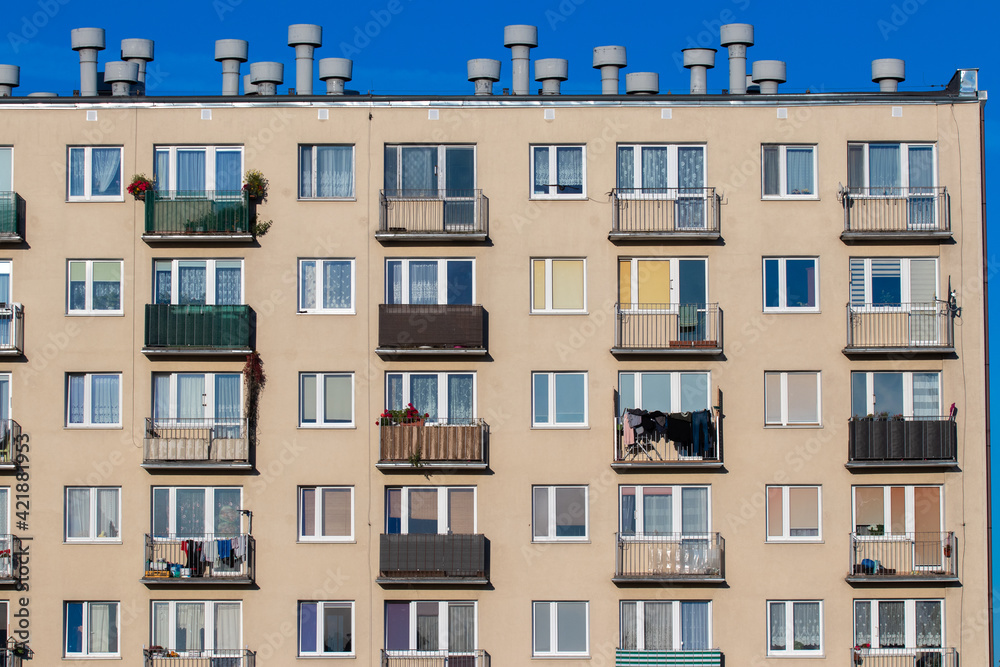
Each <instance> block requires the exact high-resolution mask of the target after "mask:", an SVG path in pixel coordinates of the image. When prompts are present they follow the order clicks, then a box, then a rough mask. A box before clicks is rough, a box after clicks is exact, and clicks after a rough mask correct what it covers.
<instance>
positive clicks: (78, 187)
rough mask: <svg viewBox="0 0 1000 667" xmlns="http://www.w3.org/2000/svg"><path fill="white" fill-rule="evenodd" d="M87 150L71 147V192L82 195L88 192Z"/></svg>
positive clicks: (76, 195)
mask: <svg viewBox="0 0 1000 667" xmlns="http://www.w3.org/2000/svg"><path fill="white" fill-rule="evenodd" d="M86 165H87V152H86V149H83V148H71V149H69V194H70V196H71V197H82V196H84V195H85V194H86V191H85V189H84V188H85V184H86V180H85V179H86Z"/></svg>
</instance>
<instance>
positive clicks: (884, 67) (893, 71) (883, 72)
mask: <svg viewBox="0 0 1000 667" xmlns="http://www.w3.org/2000/svg"><path fill="white" fill-rule="evenodd" d="M883 79H890V80H893V81H904V80H906V62H905V61H903V60H900V59H899V58H879V59H878V60H873V61H872V81H874V82H875V83H880V82H881V81H882V80H883Z"/></svg>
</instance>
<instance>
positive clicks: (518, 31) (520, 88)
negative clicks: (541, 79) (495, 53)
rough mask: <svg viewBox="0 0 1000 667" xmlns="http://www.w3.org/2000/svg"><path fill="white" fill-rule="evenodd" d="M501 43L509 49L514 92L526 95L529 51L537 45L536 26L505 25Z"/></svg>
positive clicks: (527, 89) (527, 90)
mask: <svg viewBox="0 0 1000 667" xmlns="http://www.w3.org/2000/svg"><path fill="white" fill-rule="evenodd" d="M503 45H504V46H506V47H507V48H509V49H510V57H511V62H512V64H513V73H512V75H511V76H512V77H513V88H512V89H513V91H514V94H515V95H527V94H528V92H529V85H530V84H529V82H528V69H529V68H528V61H529V53H530V51H531V49H533V48H535V47H536V46H538V28H536V27H535V26H533V25H509V26H505V27H504V29H503Z"/></svg>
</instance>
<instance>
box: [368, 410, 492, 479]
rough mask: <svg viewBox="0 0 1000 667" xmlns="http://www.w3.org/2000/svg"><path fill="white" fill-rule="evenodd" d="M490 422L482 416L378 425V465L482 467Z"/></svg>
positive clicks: (415, 467)
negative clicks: (423, 422) (479, 417)
mask: <svg viewBox="0 0 1000 667" xmlns="http://www.w3.org/2000/svg"><path fill="white" fill-rule="evenodd" d="M488 432H489V426H488V425H487V424H486V423H485V422H484V421H483V420H482V419H472V420H453V421H452V422H446V421H445V420H440V419H439V420H437V421H436V422H435V423H434V424H422V423H420V424H388V425H384V426H380V427H379V450H380V453H379V462H378V466H379V467H380V468H396V467H405V468H414V469H419V468H422V467H425V466H426V467H432V468H479V469H482V468H485V467H486V456H485V452H486V438H487V434H488Z"/></svg>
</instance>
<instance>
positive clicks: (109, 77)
mask: <svg viewBox="0 0 1000 667" xmlns="http://www.w3.org/2000/svg"><path fill="white" fill-rule="evenodd" d="M138 82H139V65H138V64H137V63H127V62H125V61H124V60H115V61H112V62H110V63H105V64H104V83H108V84H111V94H112V95H113V96H115V97H128V95H129V94H130V93H131V92H132V84H133V83H138Z"/></svg>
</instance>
